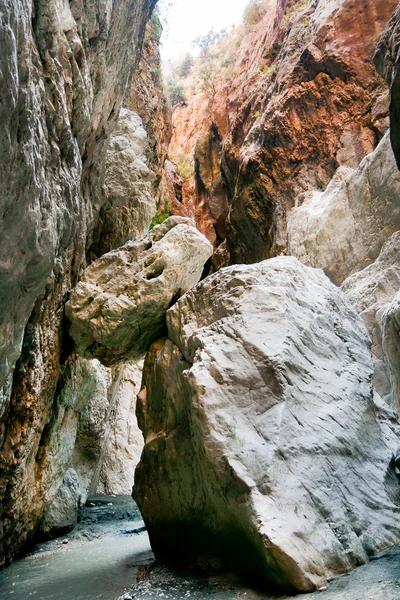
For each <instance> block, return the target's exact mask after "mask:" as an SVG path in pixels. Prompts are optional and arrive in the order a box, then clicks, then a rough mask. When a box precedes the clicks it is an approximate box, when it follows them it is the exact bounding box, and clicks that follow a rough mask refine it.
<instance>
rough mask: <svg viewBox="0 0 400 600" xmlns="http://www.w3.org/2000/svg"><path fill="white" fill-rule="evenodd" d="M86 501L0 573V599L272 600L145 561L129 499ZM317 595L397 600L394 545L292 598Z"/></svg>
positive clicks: (398, 564) (398, 562) (398, 565)
mask: <svg viewBox="0 0 400 600" xmlns="http://www.w3.org/2000/svg"><path fill="white" fill-rule="evenodd" d="M91 504H92V506H89V507H88V508H86V509H85V512H84V515H83V518H82V520H81V522H80V524H79V525H78V527H77V528H76V529H75V530H74V531H73V532H72V533H70V534H69V535H67V536H65V537H64V538H61V539H58V540H53V541H51V542H45V543H40V544H37V545H36V546H35V547H34V548H33V549H32V551H31V552H30V553H29V554H28V555H27V556H25V557H24V558H22V559H19V560H16V561H15V562H14V563H13V564H12V565H11V566H10V567H8V568H7V569H5V570H4V571H0V600H33V599H34V600H95V599H97V598H101V599H102V600H116V599H119V600H132V599H135V600H181V599H182V600H188V599H190V600H211V599H210V596H212V598H213V600H237V599H238V598H241V600H261V599H263V600H266V599H267V598H269V599H271V598H275V599H276V600H278V597H277V596H272V595H268V594H266V593H265V594H258V593H256V592H254V591H253V590H250V589H248V588H245V587H243V586H242V585H241V584H240V583H239V582H238V581H237V580H234V579H232V578H231V577H227V576H225V577H222V576H221V577H213V578H202V579H201V578H200V579H199V578H194V577H192V576H190V575H188V574H185V575H182V574H176V573H173V572H172V571H170V570H169V569H168V568H167V567H165V566H163V565H156V564H154V565H152V563H153V561H154V557H153V554H152V552H151V549H150V544H149V538H148V536H147V533H146V531H144V524H143V521H142V520H141V517H140V514H139V511H138V509H137V506H136V505H135V504H134V502H133V501H132V499H131V498H130V497H128V496H120V497H117V498H116V497H96V498H93V499H91ZM149 565H152V566H150V567H149ZM141 568H142V569H141ZM138 573H140V578H139V581H137V579H138V577H137V576H138ZM317 598H318V600H319V598H321V599H323V600H400V548H393V549H392V550H390V551H388V552H386V553H382V555H381V556H380V557H377V558H375V559H373V560H372V561H371V563H369V564H367V565H364V566H362V567H359V568H358V569H356V570H355V571H353V572H352V573H349V574H346V575H344V576H342V577H338V578H337V579H335V580H334V581H332V582H331V583H330V584H329V585H328V589H327V591H326V592H323V593H318V592H317V593H315V594H306V595H301V596H296V600H316V599H317Z"/></svg>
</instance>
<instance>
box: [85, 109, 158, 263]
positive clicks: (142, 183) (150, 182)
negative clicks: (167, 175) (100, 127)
mask: <svg viewBox="0 0 400 600" xmlns="http://www.w3.org/2000/svg"><path fill="white" fill-rule="evenodd" d="M148 153H149V145H148V139H147V133H146V131H145V129H144V128H143V123H142V119H141V118H140V117H139V115H138V114H137V113H135V112H134V111H132V110H128V109H126V108H122V109H121V111H120V114H119V118H118V124H117V127H116V129H115V130H114V133H113V135H112V136H111V139H110V145H109V148H108V152H107V161H106V170H105V178H104V186H103V192H104V197H105V201H104V206H103V208H102V211H101V218H100V222H101V229H100V230H99V231H97V232H96V236H97V238H98V239H96V242H95V243H94V244H92V247H91V252H92V253H95V254H96V255H98V256H100V255H102V254H104V253H105V252H109V251H110V250H112V249H114V248H118V247H119V246H122V245H123V244H125V243H126V242H127V241H128V240H130V239H136V238H137V237H139V236H141V235H143V234H144V233H146V232H147V231H148V230H149V227H150V223H151V220H152V218H153V216H154V215H155V214H156V211H157V202H156V196H155V190H154V181H155V178H156V176H155V173H154V172H153V171H152V170H151V169H150V167H149V166H148V162H149V160H148V157H147V155H148Z"/></svg>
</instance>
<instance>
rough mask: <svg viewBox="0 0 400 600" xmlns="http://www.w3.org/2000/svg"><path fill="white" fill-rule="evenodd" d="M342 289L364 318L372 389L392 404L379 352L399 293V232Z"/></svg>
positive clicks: (388, 383)
mask: <svg viewBox="0 0 400 600" xmlns="http://www.w3.org/2000/svg"><path fill="white" fill-rule="evenodd" d="M342 289H343V290H344V291H345V292H346V294H347V295H348V297H349V298H350V300H351V302H352V304H353V306H354V307H355V309H356V311H357V312H358V314H359V315H361V316H362V317H363V319H364V322H365V324H366V326H367V329H368V331H369V334H370V336H371V340H372V356H373V360H374V376H373V384H374V388H375V389H376V391H377V392H378V393H379V394H380V396H382V398H384V399H385V400H386V401H387V402H388V403H389V404H392V387H391V383H390V372H389V370H388V366H387V365H386V362H385V357H384V354H383V348H382V317H383V314H384V313H385V310H386V309H387V308H388V306H389V304H390V303H391V302H392V300H393V298H394V296H395V295H396V293H397V292H398V291H399V290H400V231H398V232H396V233H394V234H393V235H392V236H391V237H390V238H389V239H388V241H387V242H386V243H385V244H384V246H383V248H382V250H381V253H380V255H379V257H378V258H377V259H376V261H375V262H374V263H373V264H372V265H370V266H369V267H366V268H365V269H363V270H362V271H359V272H358V273H354V275H351V276H350V277H348V278H347V279H346V280H345V281H344V282H343V284H342Z"/></svg>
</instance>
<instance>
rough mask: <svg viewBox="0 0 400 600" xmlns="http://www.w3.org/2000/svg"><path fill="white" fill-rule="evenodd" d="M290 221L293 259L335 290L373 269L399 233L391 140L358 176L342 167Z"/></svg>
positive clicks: (399, 182)
mask: <svg viewBox="0 0 400 600" xmlns="http://www.w3.org/2000/svg"><path fill="white" fill-rule="evenodd" d="M301 201H302V202H303V203H302V204H301V206H298V207H297V208H294V209H293V210H292V211H291V212H290V213H289V215H288V225H287V232H288V253H289V254H291V255H293V256H296V257H297V258H298V259H299V260H301V261H302V262H303V263H305V264H307V265H310V266H312V267H320V268H322V269H323V270H324V271H325V273H326V274H327V275H328V276H329V277H330V278H331V279H332V281H334V282H335V283H336V284H340V283H342V282H343V281H344V279H346V277H348V276H349V275H351V274H352V273H355V272H356V271H360V270H362V269H364V268H365V267H367V266H368V265H369V264H371V263H372V262H373V261H374V260H375V259H376V258H377V257H378V255H379V252H380V250H381V248H382V246H383V244H384V242H385V241H386V240H387V239H388V238H389V237H390V235H391V234H392V233H394V232H395V231H397V230H398V229H400V175H399V173H398V171H397V168H396V163H395V159H394V156H393V151H392V148H391V145H390V138H389V134H386V136H385V137H384V138H383V140H382V141H381V142H380V144H379V145H378V147H377V148H376V150H374V152H372V153H371V154H369V155H368V156H367V157H366V158H365V159H364V160H363V161H362V162H361V164H360V166H359V167H358V168H357V169H355V170H353V169H350V168H349V167H341V168H340V169H339V170H338V171H337V173H336V175H335V177H334V178H333V179H332V181H331V182H330V184H329V185H328V187H327V189H326V190H325V192H307V193H306V194H304V195H303V197H302V198H301Z"/></svg>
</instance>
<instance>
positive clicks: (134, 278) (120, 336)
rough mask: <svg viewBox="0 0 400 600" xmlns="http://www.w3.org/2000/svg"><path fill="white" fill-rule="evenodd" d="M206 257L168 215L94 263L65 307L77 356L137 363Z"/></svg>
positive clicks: (191, 234)
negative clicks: (136, 237) (135, 361)
mask: <svg viewBox="0 0 400 600" xmlns="http://www.w3.org/2000/svg"><path fill="white" fill-rule="evenodd" d="M211 255H212V246H211V244H210V242H208V240H207V239H206V238H205V237H204V236H203V235H202V234H201V233H200V232H199V231H197V229H196V228H195V227H194V225H193V221H191V219H187V218H184V217H170V218H169V219H167V220H166V221H164V223H163V224H162V225H159V226H158V227H155V228H154V229H153V230H152V231H150V232H149V233H148V234H147V235H146V236H143V237H141V238H139V239H138V240H135V241H131V242H128V243H127V244H125V245H124V246H122V248H119V249H118V250H114V251H112V252H109V253H108V254H105V255H104V256H102V257H101V258H100V259H98V260H96V261H95V262H94V263H92V264H91V265H90V266H89V267H88V268H87V269H86V271H85V272H84V275H83V277H82V280H81V281H80V283H79V284H78V285H77V286H76V288H75V289H74V291H73V292H72V294H71V298H70V300H69V301H68V303H67V304H66V315H67V317H68V318H69V319H70V321H71V335H72V337H73V339H74V341H75V343H76V347H77V350H78V352H79V353H81V354H82V355H83V356H86V357H90V358H98V359H99V360H100V361H101V362H102V363H103V364H105V365H106V366H110V365H112V364H114V363H116V362H119V361H122V360H128V361H129V360H132V361H133V360H137V359H140V358H141V357H142V356H143V354H144V353H145V352H146V351H147V350H148V348H149V347H150V345H151V343H152V342H154V341H155V340H156V339H157V338H158V337H160V336H161V335H162V334H163V332H164V329H165V313H166V311H167V310H168V308H169V307H170V306H171V305H172V304H173V303H174V302H176V300H177V299H178V298H179V297H180V296H181V295H182V294H184V293H185V292H187V291H188V290H189V289H190V288H192V287H193V286H194V285H196V283H197V282H198V281H199V280H200V277H201V275H202V272H203V269H204V265H205V263H206V261H207V260H208V259H209V258H210V256H211Z"/></svg>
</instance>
